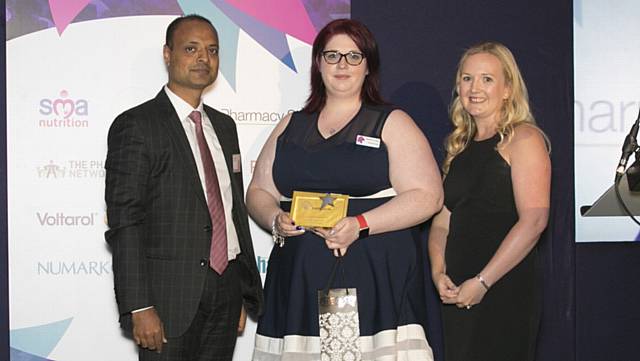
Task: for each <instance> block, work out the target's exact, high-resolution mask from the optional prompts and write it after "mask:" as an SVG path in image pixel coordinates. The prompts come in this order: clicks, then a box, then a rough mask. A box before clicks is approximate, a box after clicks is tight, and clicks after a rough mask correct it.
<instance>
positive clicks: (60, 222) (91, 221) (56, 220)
mask: <svg viewBox="0 0 640 361" xmlns="http://www.w3.org/2000/svg"><path fill="white" fill-rule="evenodd" d="M97 215H98V213H97V212H93V213H90V214H85V215H75V214H67V213H65V212H36V218H37V219H38V224H40V225H41V226H51V227H65V226H67V227H75V226H77V227H81V226H94V225H95V224H96V216H97Z"/></svg>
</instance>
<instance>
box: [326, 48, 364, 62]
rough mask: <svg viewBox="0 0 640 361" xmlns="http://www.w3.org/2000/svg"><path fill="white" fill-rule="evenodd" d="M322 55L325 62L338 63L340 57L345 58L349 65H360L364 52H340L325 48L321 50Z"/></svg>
mask: <svg viewBox="0 0 640 361" xmlns="http://www.w3.org/2000/svg"><path fill="white" fill-rule="evenodd" d="M322 57H323V58H324V61H326V62H327V64H338V63H339V62H340V61H341V60H342V57H344V58H345V59H346V60H347V64H349V65H353V66H356V65H360V64H361V63H362V60H364V54H362V53H358V52H357V51H350V52H348V53H346V54H342V53H340V52H338V51H336V50H327V51H323V52H322Z"/></svg>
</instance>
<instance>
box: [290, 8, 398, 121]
mask: <svg viewBox="0 0 640 361" xmlns="http://www.w3.org/2000/svg"><path fill="white" fill-rule="evenodd" d="M338 34H345V35H347V36H349V37H350V38H351V40H353V42H354V43H356V45H357V46H358V49H360V51H361V52H362V53H363V54H364V57H365V59H367V68H368V70H369V74H368V75H367V76H366V77H365V79H364V84H363V85H362V90H361V92H360V99H361V100H362V102H363V103H367V104H372V105H378V104H385V103H386V102H385V101H384V100H383V99H382V96H381V95H380V55H379V53H378V44H377V43H376V40H375V38H374V37H373V34H372V33H371V31H369V29H367V27H366V26H364V24H362V23H361V22H359V21H357V20H351V19H337V20H333V21H332V22H330V23H328V24H327V25H325V27H324V28H322V30H320V32H319V33H318V35H317V36H316V39H315V40H314V41H313V49H312V52H311V56H312V59H313V61H312V62H311V94H310V95H309V98H308V99H307V103H306V105H305V107H304V108H303V109H302V110H303V111H304V112H307V113H314V112H318V111H320V110H322V108H324V105H325V103H326V102H327V93H326V91H325V87H324V83H323V82H322V75H321V74H320V65H319V64H320V62H321V61H322V52H323V51H324V47H325V46H326V45H327V43H328V42H329V40H331V38H332V37H333V36H335V35H338Z"/></svg>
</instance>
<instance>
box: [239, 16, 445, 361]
mask: <svg viewBox="0 0 640 361" xmlns="http://www.w3.org/2000/svg"><path fill="white" fill-rule="evenodd" d="M312 56H313V62H312V68H311V95H310V96H309V99H308V101H307V104H306V106H305V108H304V109H302V110H301V111H299V112H295V113H293V114H292V115H290V116H288V117H286V118H285V119H283V120H282V122H281V123H280V124H278V125H277V126H276V128H275V129H274V131H273V133H272V134H271V136H270V137H269V139H268V140H267V142H266V144H265V146H264V148H263V149H262V152H261V154H260V156H259V158H258V161H257V164H256V167H255V171H254V176H253V179H252V181H251V184H250V185H249V188H248V191H247V205H248V209H249V212H250V214H251V216H252V217H253V219H254V220H255V221H256V222H257V223H258V224H259V225H261V226H262V227H264V228H266V229H270V230H272V231H273V234H274V238H275V239H278V238H280V237H285V238H284V243H283V244H282V246H281V247H280V246H274V248H273V250H272V252H271V255H270V258H269V266H268V270H267V279H266V283H265V313H264V315H263V316H262V317H261V318H260V320H259V323H258V331H257V335H256V345H255V350H254V356H253V357H254V360H320V338H319V326H318V303H317V302H318V301H317V291H318V290H320V289H322V288H323V287H324V286H325V285H326V282H327V279H328V278H329V274H330V272H331V268H332V266H333V265H334V263H335V259H336V258H335V257H336V256H337V255H338V251H340V252H341V254H342V255H344V256H343V260H342V262H341V263H342V267H343V270H344V272H340V276H339V277H337V278H336V283H335V284H334V287H355V288H356V289H357V296H358V309H359V326H360V337H359V339H358V344H359V348H360V352H361V354H362V360H380V359H384V360H432V359H433V356H432V350H431V347H430V346H429V343H428V341H427V337H426V336H427V335H426V332H425V329H426V327H425V325H426V322H427V311H428V310H427V309H426V301H425V285H426V284H427V283H426V282H425V279H424V277H423V274H424V272H423V270H424V268H425V267H426V265H425V263H424V261H425V260H424V255H425V254H426V250H424V249H423V247H422V245H421V244H422V242H421V240H420V239H419V237H417V235H418V234H419V232H416V229H415V228H417V227H415V226H416V225H419V224H421V223H422V222H424V221H425V220H427V219H428V218H429V217H431V216H432V215H433V214H434V213H435V212H437V211H438V210H439V209H440V208H441V205H442V198H443V193H442V187H441V182H440V176H439V172H438V169H437V165H436V162H435V160H434V158H433V155H432V153H431V149H430V147H429V144H428V142H427V139H426V138H425V137H424V135H423V134H422V132H421V131H420V129H419V128H418V127H417V126H416V124H415V123H414V122H413V120H412V119H411V118H410V117H409V116H408V115H407V114H406V113H405V112H403V111H401V110H398V109H394V108H393V107H392V106H389V105H386V104H385V102H384V101H383V100H382V98H381V96H380V94H379V85H378V84H379V81H378V79H379V75H378V71H379V57H378V51H377V45H376V43H375V40H374V38H373V36H372V34H371V33H370V32H369V30H368V29H367V28H366V27H365V26H364V25H362V24H361V23H359V22H357V21H355V20H335V21H333V22H331V23H329V24H328V25H327V26H325V27H324V28H323V29H322V30H321V31H320V33H319V34H318V36H317V38H316V39H315V41H314V44H313V49H312ZM294 190H299V191H312V192H331V193H341V194H348V195H350V196H351V197H352V198H351V199H350V200H349V209H348V215H347V217H345V218H343V219H342V220H341V221H339V222H338V223H337V224H336V225H335V226H334V227H333V228H331V229H302V228H301V227H298V226H296V225H295V224H294V223H293V221H292V220H291V218H290V215H289V213H288V210H289V207H290V203H289V202H287V201H286V200H284V201H282V202H281V199H282V198H283V197H285V198H286V197H291V196H292V192H293V191H294ZM367 227H368V230H369V233H368V235H365V234H364V232H361V230H365V229H366V228H367Z"/></svg>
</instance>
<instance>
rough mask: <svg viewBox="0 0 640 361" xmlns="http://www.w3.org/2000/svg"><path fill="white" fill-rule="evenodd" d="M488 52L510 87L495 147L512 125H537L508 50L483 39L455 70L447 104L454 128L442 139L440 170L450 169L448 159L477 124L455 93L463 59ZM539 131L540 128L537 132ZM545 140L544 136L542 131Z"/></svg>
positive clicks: (510, 132) (508, 135) (506, 139)
mask: <svg viewBox="0 0 640 361" xmlns="http://www.w3.org/2000/svg"><path fill="white" fill-rule="evenodd" d="M481 53H485V54H491V55H493V56H495V57H496V58H497V59H498V60H499V61H500V64H501V65H502V70H503V73H504V79H505V84H506V86H508V87H509V88H510V90H511V91H510V92H509V96H508V98H507V99H505V100H504V102H503V107H502V109H501V114H500V119H499V121H498V124H497V133H498V134H499V135H500V142H499V143H498V148H502V147H504V146H505V145H506V144H507V143H508V142H509V141H510V139H511V137H512V136H513V133H514V131H515V128H516V127H517V126H518V125H520V124H523V123H526V124H530V125H532V126H534V127H536V128H537V126H536V125H535V124H536V121H535V119H534V118H533V115H532V114H531V110H530V109H529V93H528V92H527V86H526V85H525V84H524V79H522V75H521V74H520V69H519V68H518V64H516V60H515V59H514V57H513V54H512V53H511V51H510V50H509V49H508V48H507V47H506V46H504V45H502V44H500V43H498V42H491V41H490V42H484V43H480V44H477V45H474V46H472V47H471V48H469V49H467V51H465V52H464V54H462V57H461V58H460V62H459V63H458V70H457V71H456V79H455V85H454V88H453V99H452V101H451V105H450V107H449V118H450V119H451V122H452V123H453V126H454V130H453V131H452V132H451V134H449V136H447V138H446V140H445V149H446V151H447V156H446V157H445V160H444V163H443V165H442V169H443V171H444V173H445V174H446V173H448V172H449V166H450V165H451V161H452V160H453V158H455V157H456V156H457V155H458V154H460V153H461V152H462V151H463V150H464V149H465V148H466V147H467V145H468V144H469V142H470V141H471V139H472V138H473V137H474V135H475V133H476V124H475V122H474V120H473V118H472V117H471V115H470V114H469V113H467V111H466V110H465V109H464V108H463V107H462V103H461V101H460V94H458V92H457V90H456V89H457V88H458V84H459V83H460V77H461V74H462V66H463V65H464V62H465V61H466V60H467V59H468V58H469V57H470V56H472V55H475V54H481ZM540 132H541V133H542V131H540ZM542 135H543V137H544V138H545V141H546V136H545V135H544V133H542Z"/></svg>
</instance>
